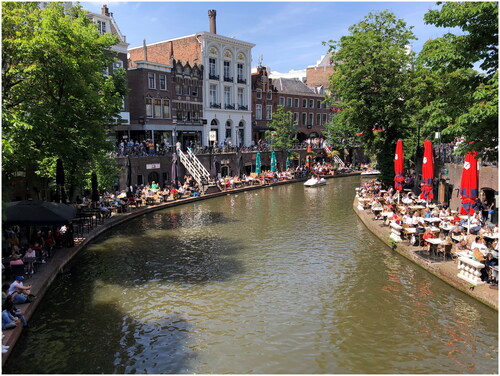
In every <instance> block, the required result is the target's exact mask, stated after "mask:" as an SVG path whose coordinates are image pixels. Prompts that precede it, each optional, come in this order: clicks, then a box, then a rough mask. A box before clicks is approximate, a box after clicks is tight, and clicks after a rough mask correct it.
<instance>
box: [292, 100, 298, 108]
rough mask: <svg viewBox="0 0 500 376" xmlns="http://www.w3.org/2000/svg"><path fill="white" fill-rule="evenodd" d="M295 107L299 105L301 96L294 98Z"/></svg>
mask: <svg viewBox="0 0 500 376" xmlns="http://www.w3.org/2000/svg"><path fill="white" fill-rule="evenodd" d="M293 107H297V108H298V107H299V98H293Z"/></svg>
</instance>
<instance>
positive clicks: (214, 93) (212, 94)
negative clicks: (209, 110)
mask: <svg viewBox="0 0 500 376" xmlns="http://www.w3.org/2000/svg"><path fill="white" fill-rule="evenodd" d="M210 103H212V104H215V103H217V85H210Z"/></svg>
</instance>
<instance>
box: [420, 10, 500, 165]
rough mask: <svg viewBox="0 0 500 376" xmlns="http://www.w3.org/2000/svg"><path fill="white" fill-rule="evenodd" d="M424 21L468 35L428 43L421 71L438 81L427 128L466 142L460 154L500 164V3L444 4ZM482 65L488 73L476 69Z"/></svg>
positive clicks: (426, 113)
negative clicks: (482, 155) (498, 152)
mask: <svg viewBox="0 0 500 376" xmlns="http://www.w3.org/2000/svg"><path fill="white" fill-rule="evenodd" d="M438 4H440V5H442V6H441V8H440V9H439V10H431V11H429V12H428V13H427V14H426V15H425V17H424V19H425V21H426V23H428V24H434V25H436V26H441V27H459V28H461V29H462V31H463V32H464V33H465V34H464V35H454V34H451V33H447V34H445V35H444V36H443V37H441V38H437V39H434V40H429V41H427V42H426V43H425V45H424V47H423V49H422V51H421V53H420V55H419V58H418V65H419V67H420V68H419V69H420V70H421V73H422V76H423V77H426V78H427V79H428V80H429V81H432V86H433V88H432V90H429V91H428V92H427V93H426V97H427V98H426V105H425V106H424V107H423V108H422V111H421V115H422V118H423V120H424V128H425V129H428V130H430V131H433V130H442V134H443V135H444V136H445V137H449V138H453V137H462V136H463V137H465V139H466V142H465V143H463V144H462V145H463V146H464V147H463V148H462V149H460V150H459V151H458V152H460V153H462V154H464V153H466V152H467V151H468V150H472V149H475V150H478V151H482V152H484V153H485V154H486V155H488V156H489V157H490V158H492V159H497V155H496V151H495V147H496V146H497V145H498V130H497V129H498V72H497V71H496V70H497V68H498V3H496V2H449V3H438ZM474 65H479V67H480V68H481V69H482V70H483V72H481V73H479V72H477V71H475V70H474V69H473V67H474Z"/></svg>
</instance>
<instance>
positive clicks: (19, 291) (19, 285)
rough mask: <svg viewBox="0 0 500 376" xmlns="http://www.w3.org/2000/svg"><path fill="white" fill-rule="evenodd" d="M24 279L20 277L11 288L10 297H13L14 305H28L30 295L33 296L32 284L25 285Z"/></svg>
mask: <svg viewBox="0 0 500 376" xmlns="http://www.w3.org/2000/svg"><path fill="white" fill-rule="evenodd" d="M23 281H24V277H23V276H21V275H19V276H17V277H16V279H15V280H14V282H12V284H11V285H10V286H9V291H8V292H7V293H8V295H12V296H13V302H14V304H23V303H28V295H30V294H31V284H29V285H27V286H24V285H23Z"/></svg>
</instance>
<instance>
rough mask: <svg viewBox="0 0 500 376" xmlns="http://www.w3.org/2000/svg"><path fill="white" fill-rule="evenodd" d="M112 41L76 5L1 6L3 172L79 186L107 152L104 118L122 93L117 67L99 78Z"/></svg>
mask: <svg viewBox="0 0 500 376" xmlns="http://www.w3.org/2000/svg"><path fill="white" fill-rule="evenodd" d="M117 42H118V40H117V37H116V36H113V35H112V34H110V33H107V34H104V35H102V34H100V33H99V32H98V30H97V28H96V26H95V24H94V23H93V22H92V20H91V19H90V18H89V17H87V16H86V12H85V11H83V10H82V9H81V7H80V6H76V7H71V8H69V9H65V8H64V7H63V6H62V5H61V4H60V3H50V4H49V6H48V7H47V8H45V9H39V8H38V6H37V3H18V2H6V3H4V4H2V57H3V60H2V80H3V83H4V84H3V86H2V96H3V102H2V110H3V111H2V122H3V127H2V130H3V132H2V144H3V146H2V150H3V153H4V154H3V169H4V172H5V173H7V174H9V173H13V172H15V171H18V170H27V169H29V168H33V169H34V170H35V171H36V172H37V173H38V174H39V175H41V176H45V177H52V178H53V177H55V160H56V159H58V158H60V159H61V160H62V161H63V163H64V167H65V172H66V180H67V185H69V186H73V187H75V186H80V185H81V184H82V183H83V182H84V180H85V176H86V175H87V173H88V172H89V171H91V170H92V168H93V167H94V166H95V165H96V164H97V163H98V161H99V160H102V159H103V158H104V156H105V155H106V153H107V152H108V151H109V150H110V144H109V142H107V141H106V136H107V133H108V129H107V126H106V124H111V123H113V122H114V118H115V117H116V116H117V115H118V113H119V112H120V110H121V106H122V98H123V96H124V95H125V94H126V87H125V72H124V71H123V70H122V72H120V71H118V72H116V73H115V74H114V76H110V77H104V76H103V75H102V72H103V70H104V68H105V67H107V66H109V65H110V64H111V63H112V62H113V61H114V60H115V56H114V54H113V53H112V51H111V46H113V45H114V44H116V43H117Z"/></svg>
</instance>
